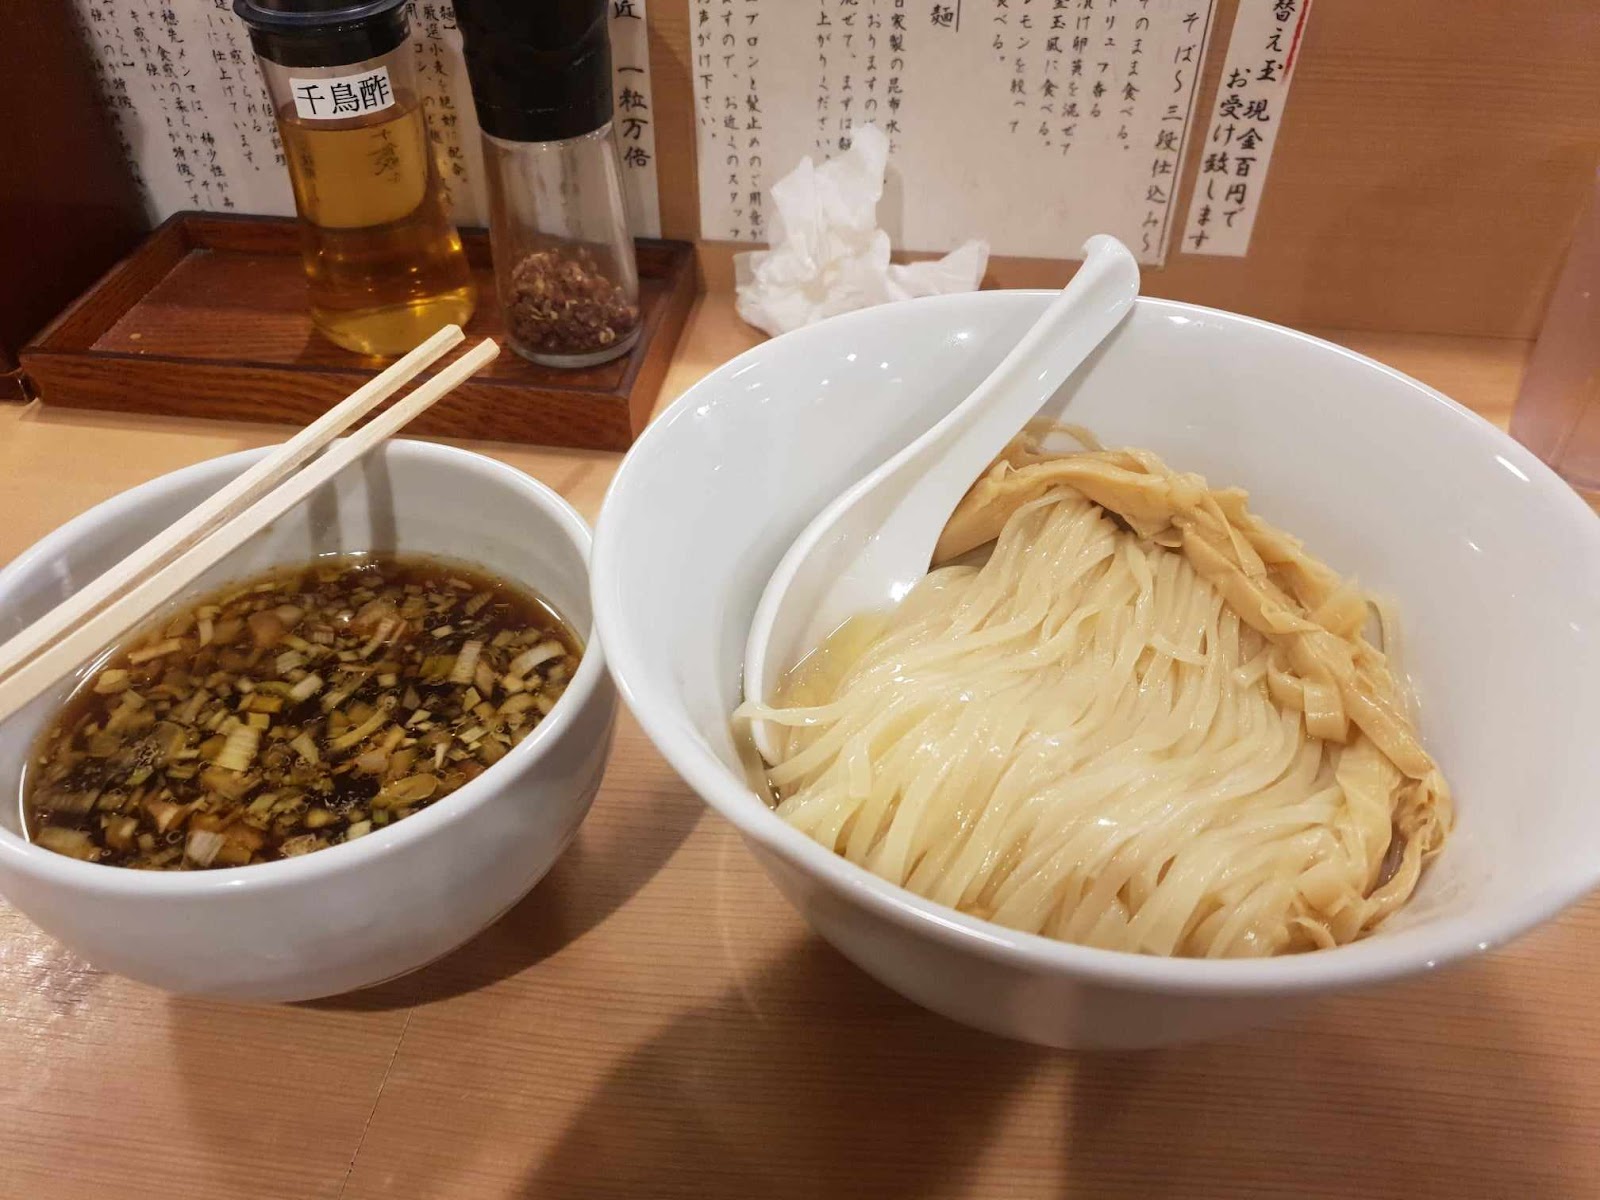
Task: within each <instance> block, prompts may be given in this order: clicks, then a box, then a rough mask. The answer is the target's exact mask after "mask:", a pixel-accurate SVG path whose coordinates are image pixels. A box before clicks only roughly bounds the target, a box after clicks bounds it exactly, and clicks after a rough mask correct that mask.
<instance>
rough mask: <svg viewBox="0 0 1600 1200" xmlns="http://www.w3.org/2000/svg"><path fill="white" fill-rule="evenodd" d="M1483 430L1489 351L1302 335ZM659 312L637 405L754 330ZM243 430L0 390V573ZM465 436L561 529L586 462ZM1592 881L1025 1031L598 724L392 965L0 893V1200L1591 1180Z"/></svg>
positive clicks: (711, 310)
mask: <svg viewBox="0 0 1600 1200" xmlns="http://www.w3.org/2000/svg"><path fill="white" fill-rule="evenodd" d="M1332 336H1335V337H1336V338H1337V340H1340V341H1343V342H1346V343H1347V344H1349V345H1351V346H1354V347H1355V348H1357V349H1359V350H1362V351H1365V352H1367V353H1370V354H1373V355H1374V356H1376V357H1378V358H1380V359H1382V360H1384V361H1386V362H1389V363H1392V364H1393V365H1395V366H1397V367H1399V368H1401V369H1402V370H1405V371H1408V372H1410V373H1411V374H1414V375H1416V376H1418V377H1420V378H1422V379H1424V380H1426V381H1427V382H1429V383H1432V384H1434V385H1435V386H1438V387H1440V388H1441V389H1443V390H1444V391H1445V392H1447V393H1449V394H1451V395H1453V396H1455V397H1456V398H1458V399H1459V400H1461V401H1463V402H1464V403H1466V404H1468V405H1471V406H1472V407H1474V408H1476V409H1478V410H1479V411H1481V412H1483V413H1485V414H1486V415H1487V416H1489V417H1490V418H1491V419H1493V420H1496V421H1500V422H1502V423H1503V422H1504V420H1505V418H1506V416H1507V414H1508V413H1509V409H1510V404H1511V401H1512V398H1513V396H1514V395H1515V390H1516V384H1517V380H1518V378H1519V376H1520V373H1521V369H1522V363H1523V360H1524V357H1525V354H1526V346H1525V345H1524V344H1523V343H1520V342H1496V341H1479V340H1468V339H1461V338H1443V337H1418V336H1388V335H1376V334H1359V335H1358V334H1344V335H1332ZM756 340H757V336H756V335H755V334H754V333H752V332H751V331H750V330H748V329H746V328H745V327H744V326H742V325H741V324H740V323H739V322H738V321H737V320H736V319H734V317H733V315H732V311H731V305H730V304H729V303H728V301H727V299H726V298H725V297H724V298H713V299H709V300H703V301H702V302H701V307H700V308H699V309H697V310H696V313H695V315H694V316H693V317H692V318H691V321H690V325H689V328H688V330H687V332H686V334H685V338H684V342H683V344H682V346H681V348H680V351H679V354H678V357H677V359H676V362H675V365H674V367H673V370H672V373H671V374H670V376H669V378H668V382H667V388H666V397H667V398H670V397H672V396H675V395H676V394H677V393H679V392H680V391H682V390H683V389H684V388H685V387H687V386H688V385H689V384H690V383H692V382H693V381H694V380H695V379H697V378H699V377H700V376H701V375H702V374H704V373H705V372H706V371H707V370H709V369H710V368H711V367H713V366H715V365H717V364H718V363H720V362H722V361H724V360H725V359H727V358H728V357H730V356H731V355H732V354H734V353H737V352H738V351H740V350H742V349H744V348H745V347H746V346H748V345H751V344H753V343H754V342H755V341H756ZM282 436H283V432H282V430H277V429H271V428H267V427H262V426H245V425H218V424H200V423H194V422H178V421H170V420H155V419H150V420H138V419H130V418H126V417H115V418H113V417H101V416H97V415H95V414H84V413H66V412H56V411H52V410H50V409H47V408H41V407H39V406H37V405H35V406H30V407H27V408H12V407H8V406H0V514H3V519H0V561H3V560H6V559H9V558H10V557H11V556H13V555H15V554H16V553H17V552H18V551H20V550H21V549H23V548H24V547H25V546H27V545H28V544H29V543H31V542H32V541H34V540H35V539H36V538H38V537H40V536H41V535H43V534H44V533H46V532H48V531H49V530H50V529H52V528H53V527H55V526H56V525H58V524H60V523H61V522H62V521H64V520H66V519H67V518H68V517H70V516H72V515H73V514H74V513H77V512H79V511H81V510H82V509H84V508H87V507H88V506H90V505H91V504H94V503H95V502H97V501H99V500H102V499H104V498H105V497H107V496H110V495H112V494H114V493H116V492H118V491H121V490H122V489H124V488H126V487H129V486H131V485H133V484H135V483H138V482H140V481H142V480H145V479H148V478H150V477H152V476H155V475H158V474H160V473H162V472H165V471H168V470H171V469H173V468H175V467H178V466H182V465H184V464H186V463H190V462H194V461H197V460H199V459H203V458H208V457H211V456H213V455H217V454H222V453H225V452H227V451H230V450H236V449H239V448H242V447H246V446H256V445H261V444H263V443H266V442H270V441H276V440H280V439H281V437H282ZM477 448H479V449H482V450H485V451H486V452H488V453H490V454H493V455H494V456H496V457H498V458H501V459H504V460H505V461H506V462H509V463H512V464H514V465H516V466H518V467H520V468H522V469H523V470H526V471H528V472H530V473H531V474H533V475H535V476H537V477H538V478H540V479H542V480H544V481H545V482H547V483H549V484H551V485H553V486H554V487H556V488H557V489H558V490H560V491H561V492H562V493H564V494H565V495H567V496H568V497H569V498H570V499H572V500H573V502H574V503H575V504H576V505H577V506H578V507H579V508H580V509H582V510H583V511H584V513H585V514H586V515H588V516H589V517H591V518H592V517H593V516H594V514H595V512H596V510H597V509H598V507H599V504H600V500H601V496H602V494H603V491H604V489H605V486H606V482H607V480H608V479H609V478H610V476H611V473H612V471H613V469H614V467H615V465H616V458H615V456H612V455H603V454H587V453H573V452H562V451H544V450H532V449H526V448H519V447H508V446H503V445H493V446H479V447H477ZM1597 996H1600V901H1597V900H1590V901H1587V902H1585V903H1584V904H1581V905H1579V906H1578V907H1577V908H1575V909H1574V910H1572V911H1571V912H1569V913H1567V914H1566V915H1565V916H1564V917H1562V918H1561V919H1559V920H1558V921H1556V922H1554V923H1553V924H1552V925H1550V926H1548V927H1546V928H1545V929H1543V930H1541V931H1540V932H1538V933H1535V934H1533V935H1531V936H1529V937H1528V938H1526V939H1524V940H1523V941H1521V942H1519V943H1517V944H1515V945H1513V946H1511V947H1509V948H1507V949H1504V950H1501V951H1499V952H1496V953H1494V954H1490V955H1488V956H1486V957H1484V958H1483V959H1481V960H1480V961H1477V962H1474V963H1472V964H1469V965H1467V966H1464V967H1461V968H1458V969H1455V970H1451V971H1447V972H1443V973H1441V974H1440V975H1438V976H1437V977H1433V978H1427V979H1423V980H1420V981H1418V982H1416V983H1412V984H1408V985H1404V986H1399V987H1394V988H1391V989H1388V990H1383V991H1379V992H1376V993H1374V994H1371V995H1362V996H1354V997H1346V998H1337V999H1334V1000H1331V1001H1329V1002H1327V1003H1325V1004H1324V1005H1323V1006H1322V1007H1321V1008H1320V1009H1318V1010H1316V1011H1314V1012H1313V1013H1312V1014H1310V1015H1308V1016H1305V1017H1303V1018H1300V1019H1297V1020H1294V1021H1291V1022H1289V1023H1287V1024H1284V1025H1282V1026H1280V1027H1279V1028H1276V1029H1270V1030H1265V1031H1261V1032H1257V1033H1253V1034H1248V1035H1244V1036H1241V1037H1238V1038H1235V1039H1233V1040H1230V1041H1226V1042H1221V1043H1217V1044H1213V1045H1206V1046H1194V1047H1187V1048H1180V1049H1174V1050H1166V1051H1160V1052H1153V1053H1147V1054H1127V1055H1115V1056H1094V1055H1078V1054H1071V1053H1063V1052H1051V1051H1045V1050H1039V1049H1035V1048H1033V1047H1028V1046H1022V1045H1017V1044H1013V1043H1008V1042H1004V1041H1000V1040H998V1039H995V1038H991V1037H987V1036H985V1035H982V1034H978V1033H973V1032H969V1031H967V1030H965V1029H963V1028H960V1027H958V1026H956V1025H953V1024H950V1023H948V1022H946V1021H944V1020H942V1019H940V1018H937V1017H934V1016H931V1015H929V1014H926V1013H924V1012H922V1011H920V1010H918V1009H916V1008H914V1007H912V1006H911V1005H910V1004H908V1003H906V1002H904V1001H902V1000H900V999H899V998H898V997H897V996H895V995H893V994H892V993H890V992H888V991H886V990H885V989H883V988H881V987H879V986H878V985H877V984H875V983H873V982H871V981H870V980H868V979H867V978H866V977H865V976H863V975H861V974H860V973H859V972H857V971H856V970H855V969H854V968H853V967H851V966H850V965H849V964H847V963H846V962H844V961H843V960H842V959H841V958H840V957H839V956H838V955H836V954H835V953H834V952H833V951H832V950H831V949H829V948H828V947H827V946H826V945H825V944H824V943H822V942H821V941H820V940H818V939H817V938H815V937H813V936H812V935H811V934H810V933H809V932H808V931H807V930H806V928H805V927H804V926H803V925H802V924H801V922H800V920H799V918H798V917H796V916H795V915H794V914H793V913H792V912H791V911H790V909H789V908H788V907H787V905H785V903H784V902H783V901H782V900H781V899H780V898H779V897H778V895H777V893H776V892H775V891H774V890H773V889H772V888H771V887H770V886H769V885H768V884H767V882H766V880H765V878H764V877H763V876H762V875H761V874H760V872H759V871H758V870H757V868H756V867H755V865H754V863H753V862H752V861H751V860H750V858H749V857H748V856H747V855H746V853H745V852H744V850H743V849H742V847H741V845H740V844H739V841H738V839H737V837H735V835H734V834H733V832H732V830H731V829H730V828H729V827H728V826H726V825H725V824H723V823H722V822H721V821H720V820H718V819H717V818H715V817H714V816H711V815H710V814H709V813H707V812H705V811H704V810H703V809H702V806H701V804H700V801H699V800H698V799H697V798H696V797H695V796H694V795H693V794H691V793H690V792H689V790H688V789H687V788H686V787H685V786H684V785H683V784H682V783H680V782H679V781H678V780H677V779H676V778H675V777H674V776H673V774H672V773H671V772H670V771H669V770H668V768H667V767H666V765H665V764H664V763H663V762H662V760H661V759H660V758H659V757H658V756H657V755H656V753H655V751H654V750H653V749H652V748H651V747H650V745H649V744H648V743H647V742H646V741H645V740H644V738H643V736H642V735H641V734H640V733H639V731H638V727H637V726H636V725H635V724H634V723H633V722H632V720H631V719H630V718H628V717H626V716H624V717H623V719H622V724H621V728H620V731H619V736H618V738H617V742H616V750H615V753H614V756H613V760H612V764H611V768H610V772H609V774H608V775H607V777H606V782H605V787H604V789H603V791H602V793H601V795H600V798H599V800H598V801H597V803H596V805H595V808H594V812H593V815H592V816H591V817H590V818H589V820H588V822H587V823H586V824H585V825H584V827H583V830H582V832H581V834H580V835H579V837H578V840H577V842H576V843H575V844H574V846H573V847H572V848H571V849H570V850H569V851H568V852H567V854H566V855H565V856H564V857H563V858H562V860H561V861H560V862H559V863H558V864H557V865H556V867H555V869H554V870H553V871H552V872H551V874H550V875H549V877H548V878H547V879H546V880H545V881H544V882H543V883H541V884H540V885H539V887H538V888H536V889H535V890H534V891H533V893H532V894H531V895H529V897H528V898H527V899H526V900H525V901H523V903H522V904H520V905H519V906H518V907H517V908H516V909H514V910H513V911H512V912H511V913H510V914H509V915H508V916H507V917H506V918H505V919H503V920H502V921H500V922H499V923H498V924H497V925H495V926H494V927H493V928H491V929H490V930H488V931H487V932H486V933H484V934H482V935H481V936H480V937H478V938H477V939H476V940H475V941H474V942H472V943H471V944H469V945H468V946H466V947H465V948H463V949H461V950H459V951H457V952H456V953H455V954H453V955H451V956H450V957H449V958H447V959H445V960H444V961H442V962H440V963H437V964H435V965H434V966H432V967H429V968H427V969H426V970H424V971H422V972H420V973H418V974H415V975H412V976H410V977H408V978H405V979H402V980H399V981H397V982H394V983H392V984H389V985H385V986H384V987H382V988H379V989H377V990H375V991H371V992H366V993H359V994H356V995H352V996H348V997H344V998H341V999H336V1000H332V1001H327V1002H322V1003H317V1004H309V1005H298V1006H287V1007H277V1008H246V1007H239V1006H234V1005H229V1004H221V1003H211V1002H205V1001H196V1000H185V999H174V998H172V997H169V996H165V995H162V994H160V993H157V992H154V991H151V990H149V989H147V988H144V987H141V986H138V985H135V984H131V983H127V982H125V981H123V980H120V979H117V978H114V977H112V976H109V975H106V974H103V973H101V972H98V971H96V970H94V969H92V968H90V967H89V966H87V965H86V964H84V963H83V962H80V961H78V960H77V959H75V958H74V957H73V956H72V955H70V954H68V953H66V952H65V951H63V950H62V949H60V948H59V947H57V946H56V945H55V944H54V943H53V942H51V941H50V939H48V938H47V937H45V936H44V935H43V934H41V933H39V932H37V931H36V930H35V929H33V927H32V926H31V925H29V923H28V922H27V921H26V920H25V919H24V918H23V917H21V916H20V915H19V914H17V913H16V912H14V911H12V910H10V909H8V908H6V907H4V905H3V904H0V1197H3V1198H5V1200H24V1198H27V1200H33V1198H41V1200H42V1198H46V1197H48V1198H50V1200H89V1198H91V1197H94V1198H99V1197H103V1196H105V1197H111V1196H114V1197H118V1198H119V1200H122V1198H127V1200H134V1198H146V1197H148V1198H150V1200H157V1198H159V1200H231V1198H235V1197H237V1198H241V1200H244V1198H248V1200H269V1198H274V1197H285V1198H290V1197H292V1198H294V1200H303V1198H307V1197H326V1198H329V1200H332V1198H334V1197H344V1198H347V1200H357V1198H363V1197H377V1196H395V1197H408V1198H417V1200H443V1198H453V1197H460V1198H462V1200H466V1198H471V1200H498V1198H502V1197H527V1198H533V1197H538V1198H541V1200H542V1198H545V1197H551V1198H556V1197H612V1196H617V1197H621V1196H628V1197H648V1198H654V1197H697V1198H698V1197H706V1198H729V1200H734V1198H737V1200H747V1198H755V1197H760V1198H761V1200H775V1198H787V1197H796V1198H799V1197H813V1196H815V1197H843V1196H852V1197H863V1198H871V1200H890V1198H899V1197H906V1198H910V1197H954V1196H984V1197H1008V1198H1009V1197H1044V1196H1060V1195H1074V1196H1119V1197H1142V1198H1143V1197H1173V1198H1174V1200H1198V1198H1201V1197H1212V1196H1218V1197H1220V1196H1250V1197H1278V1196H1291V1195H1293V1196H1317V1197H1332V1196H1349V1197H1374V1196H1396V1197H1401V1196H1403V1197H1420V1196H1450V1197H1478V1196H1482V1197H1568V1196H1594V1195H1600V1024H1597V1022H1596V1020H1595V1013H1596V997H1597Z"/></svg>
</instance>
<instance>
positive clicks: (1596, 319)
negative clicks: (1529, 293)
mask: <svg viewBox="0 0 1600 1200" xmlns="http://www.w3.org/2000/svg"><path fill="white" fill-rule="evenodd" d="M1511 433H1512V435H1513V436H1514V437H1516V439H1517V440H1518V441H1520V442H1521V443H1522V444H1523V445H1525V446H1526V447H1528V449H1529V450H1532V451H1533V452H1534V453H1535V454H1537V455H1538V456H1539V457H1540V458H1541V459H1543V460H1544V461H1545V462H1546V463H1548V464H1549V465H1550V466H1551V467H1552V468H1553V469H1554V470H1555V471H1556V473H1557V474H1559V475H1560V476H1561V477H1562V478H1564V479H1565V480H1566V481H1567V482H1568V483H1570V484H1572V486H1573V487H1574V488H1576V489H1577V490H1578V491H1580V492H1583V493H1585V494H1586V495H1587V496H1588V497H1589V498H1590V499H1600V174H1597V175H1596V177H1595V181H1594V187H1593V188H1592V190H1591V191H1590V194H1589V198H1588V201H1587V205H1586V207H1585V210H1584V214H1583V217H1582V219H1581V220H1580V221H1579V223H1578V229H1577V232H1576V233H1575V234H1574V235H1573V239H1572V246H1571V248H1570V249H1569V250H1568V251H1567V261H1566V265H1565V266H1564V267H1563V268H1562V270H1561V277H1560V278H1559V279H1558V280H1557V282H1556V289H1555V292H1554V293H1553V294H1552V296H1551V298H1550V308H1549V310H1548V311H1547V312H1546V313H1545V318H1544V325H1543V326H1542V327H1541V328H1540V330H1539V340H1538V343H1537V344H1536V345H1535V346H1534V348H1533V355H1532V356H1531V357H1530V358H1529V360H1528V368H1527V371H1526V372H1525V373H1524V374H1523V377H1522V389H1521V391H1520V392H1519V393H1518V395H1517V406H1516V408H1515V409H1514V410H1513V411H1512V414H1511Z"/></svg>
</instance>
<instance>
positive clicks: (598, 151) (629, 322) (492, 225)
mask: <svg viewBox="0 0 1600 1200" xmlns="http://www.w3.org/2000/svg"><path fill="white" fill-rule="evenodd" d="M483 163H484V171H485V174H486V176H487V182H488V192H489V240H490V244H491V246H492V248H493V252H494V273H495V285H496V289H497V291H498V293H499V297H500V306H501V309H502V311H503V313H504V315H505V325H506V339H507V341H509V342H510V344H511V346H512V348H513V349H515V350H516V352H517V353H518V354H520V355H522V356H523V357H524V358H527V359H530V360H531V361H533V362H537V363H543V364H545V365H547V366H554V367H587V366H593V365H595V364H596V363H602V362H606V361H607V360H609V359H613V358H616V357H618V356H619V355H622V354H626V353H627V352H628V350H629V348H630V347H632V345H633V344H634V342H635V341H637V340H638V337H639V268H638V263H637V262H636V260H635V258H634V250H633V237H632V235H631V234H630V233H629V232H628V218H627V211H626V207H625V204H624V201H623V196H622V167H621V163H620V162H619V161H618V158H617V148H616V143H615V141H614V140H613V138H612V136H611V123H610V122H609V121H608V122H607V123H606V124H604V125H602V126H601V127H600V128H598V129H596V130H593V131H592V132H590V133H586V134H583V135H582V136H579V137H571V138H564V139H562V140H559V141H548V142H520V141H509V140H506V139H503V138H498V137H494V136H492V135H491V134H488V133H485V134H483Z"/></svg>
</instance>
